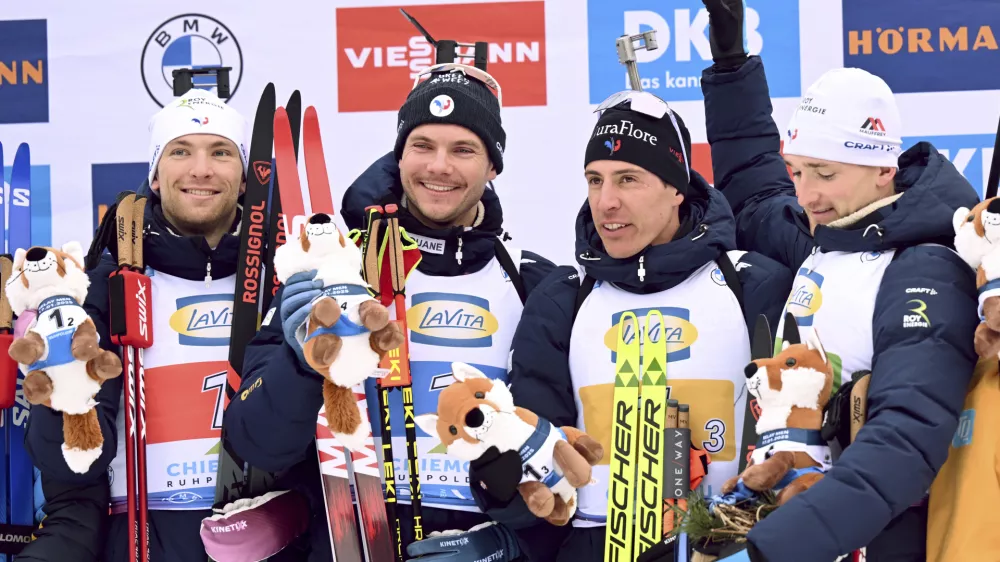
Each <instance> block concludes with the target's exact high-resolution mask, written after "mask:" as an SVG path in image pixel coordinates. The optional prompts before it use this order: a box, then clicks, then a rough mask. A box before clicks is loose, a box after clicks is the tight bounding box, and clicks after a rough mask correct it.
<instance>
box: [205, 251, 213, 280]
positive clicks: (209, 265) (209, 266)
mask: <svg viewBox="0 0 1000 562" xmlns="http://www.w3.org/2000/svg"><path fill="white" fill-rule="evenodd" d="M206 257H207V258H208V261H206V262H205V286H206V287H211V286H212V256H206Z"/></svg>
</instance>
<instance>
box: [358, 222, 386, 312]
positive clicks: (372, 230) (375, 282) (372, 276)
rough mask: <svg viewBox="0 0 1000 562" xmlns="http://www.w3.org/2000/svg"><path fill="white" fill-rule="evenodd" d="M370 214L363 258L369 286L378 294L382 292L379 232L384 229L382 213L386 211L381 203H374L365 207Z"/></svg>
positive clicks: (363, 244)
mask: <svg viewBox="0 0 1000 562" xmlns="http://www.w3.org/2000/svg"><path fill="white" fill-rule="evenodd" d="M365 213H366V214H367V216H368V228H367V229H366V230H365V233H364V242H363V243H362V245H361V259H362V263H363V265H364V276H365V281H366V282H367V283H368V286H369V287H371V288H372V290H374V291H375V292H376V293H377V294H381V292H382V286H381V283H380V281H381V280H380V279H379V277H380V271H379V270H380V269H381V267H380V266H381V264H380V263H379V260H378V250H379V247H380V246H379V234H380V230H381V229H382V215H383V213H385V211H384V210H383V209H382V207H381V206H380V205H372V206H370V207H366V208H365Z"/></svg>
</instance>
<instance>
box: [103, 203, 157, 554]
mask: <svg viewBox="0 0 1000 562" xmlns="http://www.w3.org/2000/svg"><path fill="white" fill-rule="evenodd" d="M145 205H146V199H145V198H144V197H138V198H137V197H136V195H135V193H132V192H126V193H125V194H124V196H122V197H121V198H120V199H119V201H118V203H117V209H116V211H115V225H116V231H117V232H116V235H117V241H118V246H117V247H118V269H117V270H115V271H113V272H112V273H111V275H110V279H109V282H108V286H109V299H110V311H111V314H110V326H109V328H110V329H109V332H110V333H111V341H112V342H113V343H114V344H116V345H119V346H121V347H122V364H123V367H124V369H125V372H126V373H127V379H126V383H125V428H126V437H125V465H126V470H125V473H126V477H125V481H126V503H127V510H128V525H129V538H130V542H129V561H130V562H146V561H148V560H149V542H148V536H149V525H148V521H147V498H146V435H145V432H146V424H145V417H146V408H145V394H144V386H145V385H144V379H145V371H144V369H143V363H142V362H143V355H142V350H143V349H145V348H148V347H149V346H150V345H151V344H152V341H153V322H152V318H153V316H152V308H151V306H150V300H151V298H150V295H151V292H150V279H149V277H147V276H146V275H144V274H143V273H142V271H141V266H142V261H143V260H142V228H143V220H142V213H143V212H144V210H145ZM137 215H138V220H136V216H137ZM137 247H138V249H136V248H137ZM137 377H138V380H136V379H137Z"/></svg>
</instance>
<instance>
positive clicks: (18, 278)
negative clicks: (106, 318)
mask: <svg viewBox="0 0 1000 562" xmlns="http://www.w3.org/2000/svg"><path fill="white" fill-rule="evenodd" d="M89 287H90V279H89V278H87V274H86V273H84V271H83V248H82V247H81V246H80V244H79V243H77V242H70V243H68V244H66V245H65V246H63V247H62V249H61V250H59V249H55V248H43V247H38V246H36V247H33V248H31V249H29V250H24V249H18V250H17V251H16V252H15V254H14V264H13V270H12V272H11V276H10V279H9V280H8V281H7V285H6V291H7V298H8V300H9V301H10V305H11V309H12V310H13V311H14V314H17V315H21V314H22V313H24V312H25V311H28V310H37V313H36V316H35V318H34V321H33V322H32V323H31V324H30V325H29V326H28V327H27V329H26V331H25V333H24V336H23V337H21V338H19V339H16V340H14V342H13V343H12V344H11V346H10V350H9V354H10V357H11V358H12V359H13V360H14V361H16V362H17V363H18V364H19V365H20V366H21V369H22V370H24V371H25V372H26V373H27V374H26V375H25V378H24V383H23V386H24V397H25V398H26V399H27V400H28V402H29V403H31V404H43V405H45V406H48V407H50V408H52V409H53V410H56V411H58V412H62V414H63V445H62V451H63V457H64V458H65V459H66V464H67V465H68V466H69V467H70V469H72V470H73V471H74V472H76V473H79V474H84V473H86V472H87V470H88V469H89V468H90V465H92V464H93V463H94V461H96V460H97V458H98V457H99V456H101V448H102V446H103V444H104V438H103V437H102V435H101V426H100V424H99V423H98V421H97V411H96V410H95V409H94V407H95V406H96V405H97V402H96V401H95V400H94V396H96V395H97V392H98V391H99V390H100V389H101V384H102V383H103V382H104V381H105V380H108V379H112V378H114V377H117V376H118V375H120V374H121V372H122V363H121V360H120V359H119V358H118V356H117V355H115V354H114V353H112V352H110V351H107V350H104V349H101V348H100V347H99V345H98V343H99V341H98V340H99V337H98V334H97V327H96V326H95V325H94V321H93V320H91V319H90V317H89V316H87V312H86V311H85V310H84V309H83V306H81V305H82V304H83V302H84V299H86V297H87V289H88V288H89Z"/></svg>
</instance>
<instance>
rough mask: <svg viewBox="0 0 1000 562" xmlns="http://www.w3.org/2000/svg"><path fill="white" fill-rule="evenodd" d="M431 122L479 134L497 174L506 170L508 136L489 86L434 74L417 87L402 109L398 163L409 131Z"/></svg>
mask: <svg viewBox="0 0 1000 562" xmlns="http://www.w3.org/2000/svg"><path fill="white" fill-rule="evenodd" d="M428 123H444V124H448V125H461V126H462V127H465V128H466V129H469V130H470V131H472V132H473V133H476V135H478V136H479V138H480V139H481V140H482V141H483V144H484V145H485V146H486V151H487V153H488V154H489V157H490V161H491V162H492V163H493V167H494V169H496V172H497V174H499V173H500V172H501V171H503V151H504V147H505V146H506V143H507V135H506V133H504V130H503V127H502V126H501V123H500V103H499V101H498V100H497V98H496V96H495V95H493V92H492V91H491V90H490V89H489V87H487V86H486V84H483V83H482V82H480V81H479V80H476V79H475V78H472V77H469V76H466V75H465V74H462V73H461V72H435V73H434V74H433V75H432V76H431V78H429V79H427V80H425V81H424V82H421V83H420V84H417V87H416V88H414V89H413V90H412V91H411V92H410V94H409V95H408V96H406V101H405V102H404V103H403V106H402V107H400V108H399V124H398V125H397V127H396V148H395V154H396V160H397V161H398V160H399V159H401V158H402V157H403V146H404V145H405V144H406V138H407V137H409V136H410V132H411V131H413V129H415V128H417V127H419V126H420V125H426V124H428Z"/></svg>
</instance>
